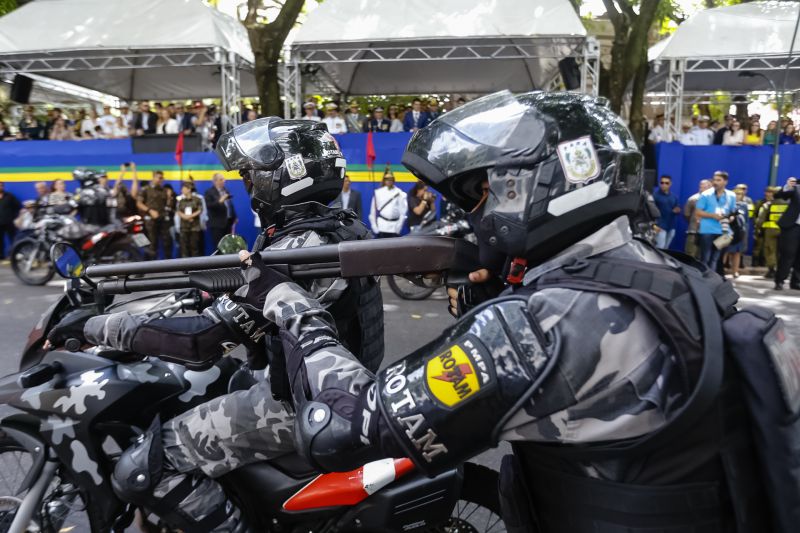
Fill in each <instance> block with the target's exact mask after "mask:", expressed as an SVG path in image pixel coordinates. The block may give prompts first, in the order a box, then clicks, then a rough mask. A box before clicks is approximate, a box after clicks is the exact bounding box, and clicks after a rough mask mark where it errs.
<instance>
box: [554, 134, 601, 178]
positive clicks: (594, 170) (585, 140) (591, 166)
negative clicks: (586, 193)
mask: <svg viewBox="0 0 800 533" xmlns="http://www.w3.org/2000/svg"><path fill="white" fill-rule="evenodd" d="M558 160H559V161H560V162H561V168H563V169H564V176H565V177H566V178H567V181H569V182H570V183H586V182H587V181H589V180H592V179H594V178H596V177H597V176H599V175H600V160H599V159H598V158H597V151H596V150H595V149H594V144H593V143H592V139H591V137H589V136H588V135H587V136H586V137H580V138H579V139H575V140H572V141H565V142H563V143H559V145H558Z"/></svg>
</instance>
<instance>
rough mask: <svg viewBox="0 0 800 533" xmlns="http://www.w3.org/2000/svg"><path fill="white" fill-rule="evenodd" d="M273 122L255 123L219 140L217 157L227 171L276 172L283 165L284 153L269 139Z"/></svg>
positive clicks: (262, 121)
mask: <svg viewBox="0 0 800 533" xmlns="http://www.w3.org/2000/svg"><path fill="white" fill-rule="evenodd" d="M273 121H275V119H274V118H273V117H268V118H261V119H257V120H252V121H250V122H247V123H245V124H242V125H241V126H238V127H236V128H234V129H233V130H231V131H228V132H226V133H224V134H223V135H222V136H220V138H219V142H217V149H216V153H217V157H219V160H220V161H221V162H222V164H223V166H224V167H225V170H234V169H236V170H274V169H275V168H277V167H279V166H280V165H281V163H283V151H282V150H281V148H280V147H279V146H277V145H276V144H275V142H273V140H272V138H271V137H272V136H271V135H270V133H271V132H270V129H271V127H270V123H271V122H273Z"/></svg>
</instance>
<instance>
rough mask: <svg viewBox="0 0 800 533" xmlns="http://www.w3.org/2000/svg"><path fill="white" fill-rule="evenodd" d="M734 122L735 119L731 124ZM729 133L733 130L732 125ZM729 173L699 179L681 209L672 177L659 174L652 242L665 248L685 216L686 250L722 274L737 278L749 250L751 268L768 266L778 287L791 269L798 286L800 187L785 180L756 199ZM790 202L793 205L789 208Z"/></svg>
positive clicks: (779, 288)
mask: <svg viewBox="0 0 800 533" xmlns="http://www.w3.org/2000/svg"><path fill="white" fill-rule="evenodd" d="M731 125H732V126H733V123H732V124H731ZM729 131H730V132H731V133H732V134H735V133H736V132H737V131H739V130H737V129H736V128H734V127H732V128H731V129H730V130H729ZM728 180H729V177H728V173H727V172H725V171H723V170H718V171H716V172H714V175H713V176H712V177H711V178H710V179H704V180H701V181H700V183H699V187H698V191H697V193H695V194H694V195H692V196H690V197H689V199H688V200H687V202H686V204H685V205H684V206H683V207H681V206H680V203H679V201H678V197H677V196H676V195H675V194H674V193H672V191H671V187H672V179H671V178H670V177H669V176H666V175H664V176H661V178H660V179H659V183H658V187H657V188H656V189H655V190H654V191H653V203H654V204H655V206H656V207H657V208H658V212H659V216H658V218H657V219H656V220H655V221H654V223H653V226H652V228H653V231H654V233H655V235H654V239H653V241H654V244H655V246H657V247H658V248H662V249H669V248H670V245H671V243H672V240H673V237H674V236H675V231H676V228H677V221H678V217H679V216H680V215H681V214H683V216H684V218H685V219H686V222H687V223H688V229H687V231H686V244H685V248H684V251H685V252H686V253H687V254H689V255H691V256H693V257H694V258H695V259H698V260H699V261H700V262H702V263H703V264H705V265H706V266H708V267H709V268H710V269H712V270H716V271H717V272H718V273H720V274H721V275H725V274H726V271H727V274H729V275H730V276H731V277H733V278H738V277H739V274H740V270H741V267H742V266H743V264H744V256H745V255H746V254H747V253H748V251H750V235H751V233H752V234H754V236H755V242H754V245H753V248H752V264H753V266H766V267H767V272H766V275H765V277H766V278H768V279H774V280H775V288H776V289H777V290H781V289H782V288H783V282H784V280H785V279H786V278H787V277H788V276H789V274H790V271H794V273H793V274H792V278H791V281H790V288H792V289H798V290H800V189H797V188H796V184H797V180H796V179H795V178H789V179H788V180H787V182H786V184H785V185H784V186H783V187H767V189H766V190H765V191H764V198H762V199H760V200H758V201H757V202H754V201H753V199H752V198H751V197H750V196H748V188H747V185H746V184H744V183H739V184H737V185H736V186H735V187H734V188H733V189H732V190H731V189H729V188H728ZM792 202H794V203H795V204H797V205H796V206H795V207H794V208H792Z"/></svg>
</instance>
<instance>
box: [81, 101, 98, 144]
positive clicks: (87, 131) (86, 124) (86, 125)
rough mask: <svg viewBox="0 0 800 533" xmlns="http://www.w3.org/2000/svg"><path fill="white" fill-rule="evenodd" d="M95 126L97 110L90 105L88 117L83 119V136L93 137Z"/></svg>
mask: <svg viewBox="0 0 800 533" xmlns="http://www.w3.org/2000/svg"><path fill="white" fill-rule="evenodd" d="M95 126H97V111H95V110H94V108H93V107H90V108H89V112H88V113H87V115H86V118H84V119H83V120H82V121H81V129H80V132H81V137H86V138H87V139H93V138H94V137H95V130H94V128H95Z"/></svg>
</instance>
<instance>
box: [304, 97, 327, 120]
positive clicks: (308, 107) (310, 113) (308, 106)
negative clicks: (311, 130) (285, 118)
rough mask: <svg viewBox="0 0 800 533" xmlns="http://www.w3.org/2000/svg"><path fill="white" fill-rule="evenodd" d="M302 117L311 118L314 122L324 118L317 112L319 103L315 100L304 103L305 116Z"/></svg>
mask: <svg viewBox="0 0 800 533" xmlns="http://www.w3.org/2000/svg"><path fill="white" fill-rule="evenodd" d="M300 118H301V119H303V120H311V121H313V122H319V121H320V120H322V119H321V118H319V115H318V114H317V105H316V104H315V103H314V102H306V103H305V104H303V116H302V117H300Z"/></svg>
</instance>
